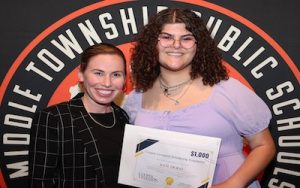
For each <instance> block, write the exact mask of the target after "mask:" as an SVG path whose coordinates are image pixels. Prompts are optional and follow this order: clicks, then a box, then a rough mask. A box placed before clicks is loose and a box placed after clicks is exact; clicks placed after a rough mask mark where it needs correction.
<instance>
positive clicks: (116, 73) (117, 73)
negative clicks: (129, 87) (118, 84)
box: [112, 72, 124, 78]
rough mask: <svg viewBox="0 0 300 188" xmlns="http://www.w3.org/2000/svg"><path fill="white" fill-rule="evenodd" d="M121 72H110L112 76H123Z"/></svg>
mask: <svg viewBox="0 0 300 188" xmlns="http://www.w3.org/2000/svg"><path fill="white" fill-rule="evenodd" d="M123 75H124V74H123V73H122V72H114V73H113V74H112V77H114V78H120V77H123Z"/></svg>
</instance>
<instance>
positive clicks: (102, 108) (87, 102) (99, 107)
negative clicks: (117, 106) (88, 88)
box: [81, 93, 111, 113]
mask: <svg viewBox="0 0 300 188" xmlns="http://www.w3.org/2000/svg"><path fill="white" fill-rule="evenodd" d="M81 100H82V103H83V105H84V108H85V109H86V111H87V112H90V113H107V112H111V105H110V104H99V103H96V102H95V101H94V100H92V99H91V98H90V97H89V96H88V95H87V94H86V93H85V94H84V96H83V97H82V98H81Z"/></svg>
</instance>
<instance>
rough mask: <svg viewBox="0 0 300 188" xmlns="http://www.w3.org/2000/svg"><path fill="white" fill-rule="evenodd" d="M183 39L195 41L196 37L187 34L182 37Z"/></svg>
mask: <svg viewBox="0 0 300 188" xmlns="http://www.w3.org/2000/svg"><path fill="white" fill-rule="evenodd" d="M181 40H182V41H194V40H195V38H194V37H193V36H185V37H182V38H181Z"/></svg>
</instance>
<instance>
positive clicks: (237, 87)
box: [213, 78, 272, 136]
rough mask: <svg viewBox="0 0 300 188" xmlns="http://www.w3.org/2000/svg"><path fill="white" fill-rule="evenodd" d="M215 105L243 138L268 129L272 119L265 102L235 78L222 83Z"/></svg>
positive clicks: (214, 101) (215, 97)
mask: <svg viewBox="0 0 300 188" xmlns="http://www.w3.org/2000/svg"><path fill="white" fill-rule="evenodd" d="M213 103H214V106H215V107H216V108H217V111H219V113H220V114H221V115H222V116H223V117H224V118H225V119H227V120H228V121H229V122H230V123H231V124H232V125H233V126H234V128H235V129H236V130H237V131H238V132H239V134H240V135H242V136H249V135H253V134H256V133H258V132H260V131H262V130H264V129H266V128H267V127H268V126H269V123H270V120H271V118H272V115H271V112H270V110H269V108H268V106H267V105H266V104H265V102H264V101H263V100H262V99H261V98H260V97H259V96H257V95H256V94H255V93H254V92H253V91H251V90H250V89H248V88H247V87H246V86H244V85H243V84H242V83H240V82H239V81H238V80H235V79H233V78H230V79H229V80H227V81H223V82H222V83H220V85H219V88H218V91H217V92H216V93H215V96H214V99H213Z"/></svg>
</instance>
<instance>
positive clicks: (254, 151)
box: [123, 8, 275, 188]
mask: <svg viewBox="0 0 300 188" xmlns="http://www.w3.org/2000/svg"><path fill="white" fill-rule="evenodd" d="M131 68H132V79H133V81H134V85H135V90H134V91H133V92H131V93H130V94H129V96H128V97H127V99H126V101H125V103H124V106H123V107H124V109H125V110H126V112H127V113H128V115H129V116H130V123H132V124H136V125H139V126H144V127H151V128H158V129H165V130H171V131H177V132H183V133H191V134H198V135H205V136H212V137H219V138H221V139H222V143H221V147H220V152H219V156H218V160H217V165H216V170H215V175H214V180H213V186H212V187H213V188H222V187H224V188H228V187H230V188H235V187H236V188H242V187H250V188H257V187H260V185H259V182H258V181H257V180H256V177H257V175H259V173H260V172H261V171H262V170H263V169H264V168H265V167H266V166H267V164H268V163H269V162H270V161H271V160H272V158H273V156H274V154H275V146H274V143H273V139H272V137H271V134H270V132H269V130H268V124H269V121H270V119H271V113H270V110H269V109H268V107H267V105H266V104H265V103H264V102H263V101H262V100H261V99H260V98H259V97H258V96H257V95H256V94H255V93H254V92H252V91H251V90H249V89H248V88H247V87H245V86H244V85H243V84H241V83H240V82H239V81H238V80H235V79H234V78H229V77H228V74H227V70H226V68H225V67H224V66H223V64H222V61H221V54H220V53H219V52H218V50H217V47H216V45H215V43H214V41H213V39H212V38H211V37H210V34H209V32H208V31H207V29H206V26H205V24H204V23H203V21H202V20H201V19H200V18H199V17H198V16H197V15H196V14H195V13H193V12H192V11H190V10H184V9H178V8H170V9H166V10H163V11H161V12H159V13H158V14H157V15H155V16H154V17H153V18H152V19H151V20H150V21H149V23H148V24H147V25H146V26H145V27H144V28H143V30H142V31H141V32H140V33H139V35H138V36H137V41H136V44H135V47H134V49H133V54H132V67H131ZM244 140H246V141H247V142H248V144H249V146H250V148H251V151H250V153H249V155H247V157H245V156H244V154H243V142H244Z"/></svg>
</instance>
